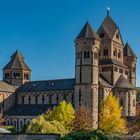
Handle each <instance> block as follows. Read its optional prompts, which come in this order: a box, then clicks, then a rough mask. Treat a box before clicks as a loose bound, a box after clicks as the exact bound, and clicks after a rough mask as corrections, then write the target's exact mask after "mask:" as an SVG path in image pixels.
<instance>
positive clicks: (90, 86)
mask: <svg viewBox="0 0 140 140" xmlns="http://www.w3.org/2000/svg"><path fill="white" fill-rule="evenodd" d="M99 45H100V39H99V37H98V35H97V34H96V32H95V31H94V30H93V29H92V28H91V26H90V24H89V23H88V22H87V23H86V24H85V26H84V27H83V29H82V30H81V32H80V34H79V35H78V36H77V38H76V40H75V48H76V59H75V60H76V62H75V64H76V67H75V73H76V82H75V108H76V109H77V108H78V107H79V106H86V107H87V108H88V110H89V113H90V115H91V118H92V122H93V124H92V127H93V128H95V129H96V128H97V127H98V82H99V67H98V54H99Z"/></svg>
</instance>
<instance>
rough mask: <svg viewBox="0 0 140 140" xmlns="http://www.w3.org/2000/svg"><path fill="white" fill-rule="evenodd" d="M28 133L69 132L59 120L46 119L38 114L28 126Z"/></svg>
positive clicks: (62, 133) (61, 133)
mask: <svg viewBox="0 0 140 140" xmlns="http://www.w3.org/2000/svg"><path fill="white" fill-rule="evenodd" d="M26 133H37V134H52V133H53V134H60V135H64V134H67V130H66V129H65V127H64V126H63V125H62V124H61V123H59V122H58V121H55V120H53V121H46V120H45V119H44V118H43V116H38V117H37V118H35V119H33V120H32V121H31V123H30V125H29V126H28V128H27V130H26Z"/></svg>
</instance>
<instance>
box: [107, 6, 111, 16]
mask: <svg viewBox="0 0 140 140" xmlns="http://www.w3.org/2000/svg"><path fill="white" fill-rule="evenodd" d="M109 12H110V8H109V7H107V16H109Z"/></svg>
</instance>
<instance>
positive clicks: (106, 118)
mask: <svg viewBox="0 0 140 140" xmlns="http://www.w3.org/2000/svg"><path fill="white" fill-rule="evenodd" d="M121 111H122V109H121V107H120V105H119V100H118V98H116V97H115V96H113V94H112V93H110V94H109V95H108V96H107V97H106V98H105V99H104V100H103V103H102V107H101V113H100V115H99V129H101V130H102V131H103V132H105V133H106V134H111V133H118V134H123V133H125V132H126V122H125V120H124V119H123V118H122V117H121Z"/></svg>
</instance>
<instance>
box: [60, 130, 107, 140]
mask: <svg viewBox="0 0 140 140" xmlns="http://www.w3.org/2000/svg"><path fill="white" fill-rule="evenodd" d="M59 140H109V138H108V137H107V136H105V135H104V133H102V132H101V131H91V132H86V131H79V132H73V133H70V134H68V135H66V136H64V137H61V138H60V139H59Z"/></svg>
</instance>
